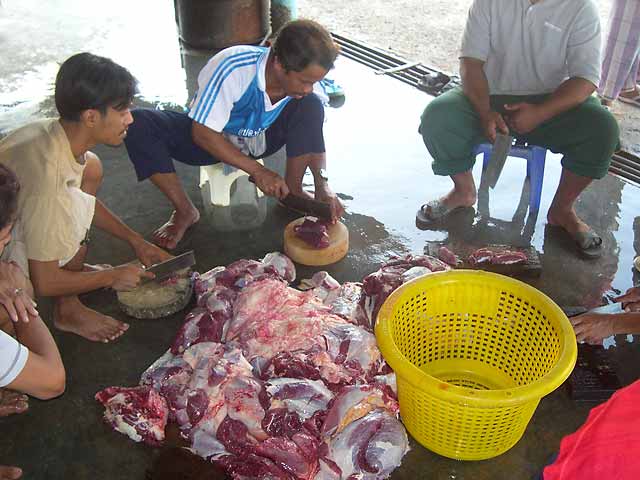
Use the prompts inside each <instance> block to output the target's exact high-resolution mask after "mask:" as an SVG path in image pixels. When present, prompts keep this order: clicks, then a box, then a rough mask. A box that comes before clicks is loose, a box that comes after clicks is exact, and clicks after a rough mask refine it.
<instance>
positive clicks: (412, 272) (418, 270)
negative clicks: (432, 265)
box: [402, 267, 431, 283]
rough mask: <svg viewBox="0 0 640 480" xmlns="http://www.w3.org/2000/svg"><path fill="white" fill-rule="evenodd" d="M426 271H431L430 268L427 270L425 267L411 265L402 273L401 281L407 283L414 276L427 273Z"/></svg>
mask: <svg viewBox="0 0 640 480" xmlns="http://www.w3.org/2000/svg"><path fill="white" fill-rule="evenodd" d="M428 273H431V270H429V269H428V268H427V267H411V268H410V269H409V270H407V271H406V272H404V273H403V274H402V283H407V282H408V281H410V280H413V279H414V278H418V277H421V276H423V275H427V274H428Z"/></svg>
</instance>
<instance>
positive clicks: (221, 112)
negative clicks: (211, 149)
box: [189, 47, 261, 132]
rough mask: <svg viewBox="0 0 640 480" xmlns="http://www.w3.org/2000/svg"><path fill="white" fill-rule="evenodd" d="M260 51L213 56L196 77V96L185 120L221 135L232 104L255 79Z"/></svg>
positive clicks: (238, 50)
mask: <svg viewBox="0 0 640 480" xmlns="http://www.w3.org/2000/svg"><path fill="white" fill-rule="evenodd" d="M260 53H261V52H260V51H256V50H246V49H243V48H242V47H239V48H229V49H226V50H223V51H222V52H220V53H218V54H217V55H216V56H214V57H213V58H212V59H211V60H210V61H209V63H207V65H205V66H204V68H203V69H202V70H201V71H200V74H199V75H198V93H197V94H196V97H195V98H194V101H193V104H192V106H191V109H190V111H189V117H190V118H192V119H193V120H195V121H196V122H198V123H201V124H203V125H205V126H207V127H208V128H210V129H212V130H214V131H216V132H222V130H223V129H224V127H225V125H226V124H227V122H228V121H229V117H230V115H231V110H232V109H233V104H234V103H235V102H236V101H238V100H239V99H240V98H241V97H242V94H243V93H244V92H245V91H246V89H247V87H248V86H249V84H250V83H251V81H252V80H253V78H254V77H255V72H256V69H255V65H256V62H257V60H258V58H259V57H260Z"/></svg>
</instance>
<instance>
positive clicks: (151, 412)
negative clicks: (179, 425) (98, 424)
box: [95, 385, 169, 445]
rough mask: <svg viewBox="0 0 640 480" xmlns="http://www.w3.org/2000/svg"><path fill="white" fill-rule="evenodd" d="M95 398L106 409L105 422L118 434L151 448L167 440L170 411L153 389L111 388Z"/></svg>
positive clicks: (145, 387)
mask: <svg viewBox="0 0 640 480" xmlns="http://www.w3.org/2000/svg"><path fill="white" fill-rule="evenodd" d="M95 398H96V400H98V401H99V402H100V403H102V405H104V406H105V411H104V420H105V422H107V423H108V424H109V425H111V426H112V427H113V429H114V430H116V431H117V432H120V433H123V434H124V435H127V436H128V437H129V438H130V439H131V440H133V441H135V442H141V441H144V442H145V443H148V444H150V445H159V444H160V443H162V441H163V440H164V427H165V426H166V425H167V418H168V416H169V408H168V407H167V402H166V401H165V399H164V398H162V397H161V396H160V394H159V393H158V392H156V391H155V390H154V389H153V388H151V387H150V386H148V385H144V386H141V387H134V388H125V387H109V388H105V389H104V390H102V391H100V392H98V393H96V396H95Z"/></svg>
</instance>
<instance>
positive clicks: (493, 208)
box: [0, 0, 640, 480]
mask: <svg viewBox="0 0 640 480" xmlns="http://www.w3.org/2000/svg"><path fill="white" fill-rule="evenodd" d="M89 3H90V2H83V1H81V0H67V1H50V2H48V3H47V4H46V5H43V4H42V3H41V2H37V1H36V0H21V1H17V0H5V1H4V2H3V7H2V9H0V48H1V49H2V51H3V52H10V53H9V54H7V53H5V55H4V57H5V58H4V60H5V61H3V62H2V64H1V65H0V135H4V134H6V133H7V132H9V131H10V130H12V129H13V128H16V127H18V126H19V125H21V124H23V123H24V122H27V121H30V120H33V119H35V118H38V117H42V116H52V115H54V114H55V111H54V109H53V100H52V93H53V92H52V82H53V78H54V76H55V73H56V71H57V64H58V63H59V62H61V61H63V60H64V59H65V58H67V57H68V56H69V55H71V54H73V53H75V52H78V51H82V50H89V51H92V52H93V53H97V54H102V55H107V56H110V57H111V58H113V59H114V60H116V61H117V62H119V63H121V64H123V65H125V66H126V67H128V68H129V69H130V70H131V71H132V72H133V73H134V74H135V75H136V76H137V77H138V78H139V79H140V83H141V84H140V90H141V95H140V99H139V102H138V103H139V104H140V105H146V106H148V105H155V106H158V107H159V108H181V107H182V106H183V105H185V103H186V102H187V99H188V97H189V90H190V89H191V88H190V87H191V86H192V85H193V82H194V78H195V76H194V75H195V74H197V70H198V68H199V66H200V65H202V63H203V61H204V60H205V59H206V57H203V56H199V55H196V54H193V53H192V54H184V55H181V52H180V49H179V45H178V41H177V36H176V31H175V25H174V23H173V10H172V5H171V2H153V8H150V5H151V2H150V1H149V2H143V1H140V2H131V1H128V2H125V1H124V0H112V1H111V2H109V10H107V11H102V12H101V13H100V16H99V17H97V16H95V15H96V14H95V12H94V11H90V8H91V7H90V5H88V4H89ZM182 65H184V66H185V67H186V69H183V68H182ZM332 75H333V77H334V78H335V79H336V80H337V81H338V82H339V83H340V84H342V85H343V86H344V88H345V90H346V92H347V101H346V103H345V105H344V106H343V107H342V108H340V109H336V110H333V109H331V110H329V111H328V115H327V123H326V126H325V134H326V139H327V147H328V154H329V169H328V175H329V177H330V183H331V184H332V186H333V188H334V190H335V191H336V192H339V193H340V195H341V196H342V198H343V199H344V201H345V204H346V207H347V214H346V215H345V219H344V221H345V223H346V225H347V226H348V228H349V230H350V235H351V248H350V251H349V254H348V255H347V257H346V258H345V259H344V260H343V261H341V262H340V263H338V264H336V265H333V266H331V267H330V268H329V269H328V270H329V271H330V272H331V273H332V274H333V275H334V276H335V277H336V278H337V279H338V280H340V281H346V280H351V281H353V280H359V279H361V278H362V277H363V276H364V275H366V274H367V273H369V272H371V271H373V270H375V269H376V268H377V267H378V265H379V263H380V262H381V261H382V260H384V259H385V258H386V257H387V256H388V255H389V254H390V253H393V252H395V253H407V252H413V253H421V252H422V251H423V248H424V246H425V243H426V241H428V240H445V239H447V238H449V239H450V240H462V241H466V242H470V243H479V244H480V243H483V242H484V243H515V244H527V243H529V242H530V243H531V245H533V246H534V247H536V248H537V249H538V250H539V251H540V252H541V253H542V254H543V255H542V263H543V274H542V276H541V278H540V279H538V280H536V281H535V282H533V284H534V285H535V286H536V287H538V288H540V289H541V290H543V291H544V292H546V293H547V294H548V295H550V296H551V297H552V298H553V299H554V300H556V301H557V302H558V303H559V304H561V305H584V306H595V305H598V304H600V303H601V302H602V298H603V296H605V297H606V296H611V295H613V294H615V292H620V291H624V290H625V289H626V288H628V287H630V286H631V285H632V284H633V281H634V279H633V273H632V270H631V262H632V259H633V257H634V255H635V254H636V253H637V250H638V246H639V245H638V244H637V242H636V238H637V239H638V240H637V241H638V242H640V222H639V221H638V220H637V219H636V218H635V214H636V212H637V211H638V210H639V209H638V202H639V201H640V191H639V190H638V189H637V188H636V187H634V186H631V185H628V184H625V183H624V182H622V181H620V180H619V179H617V178H615V177H612V176H608V177H607V178H605V179H603V180H601V181H598V182H595V183H594V184H593V185H592V186H591V187H589V189H588V190H587V191H586V192H585V193H584V194H583V195H582V196H581V198H580V200H579V204H578V212H579V214H580V215H581V216H582V217H583V218H584V219H585V220H586V221H587V222H588V223H590V224H591V225H593V226H594V228H595V229H596V230H597V231H598V232H601V233H602V234H603V236H604V239H605V242H606V245H607V252H606V254H605V255H604V256H603V258H602V259H600V260H598V261H595V262H588V263H587V262H585V261H582V260H580V259H578V258H577V257H576V256H575V255H574V252H573V250H572V248H571V245H570V244H568V243H567V242H565V241H563V240H562V239H560V238H556V237H555V236H554V235H553V234H552V233H550V232H545V215H544V213H545V212H546V209H547V207H548V205H549V203H550V201H551V198H552V196H553V193H554V191H555V187H556V185H557V182H558V179H559V173H560V166H559V158H558V157H557V156H554V155H549V156H548V157H547V170H546V174H545V183H544V189H543V198H542V205H541V210H540V212H541V213H540V215H539V216H538V217H531V218H528V219H523V220H518V219H516V221H515V222H514V221H512V220H513V216H514V214H515V212H516V203H517V199H518V198H519V196H520V192H521V185H522V183H523V180H524V174H525V168H524V163H522V161H521V160H517V159H513V160H510V161H509V162H508V163H507V165H506V167H505V171H504V173H503V176H502V177H501V179H500V181H499V183H498V186H497V187H496V189H495V190H492V191H491V192H490V199H489V203H488V208H489V210H490V214H487V212H484V216H482V217H480V216H476V217H475V218H473V217H468V216H467V217H463V218H460V217H458V218H454V219H452V221H451V222H449V223H448V224H447V225H445V226H444V228H443V229H442V230H438V231H420V230H418V229H417V228H416V227H415V224H414V215H415V211H416V209H417V208H418V206H419V205H420V204H422V203H424V201H426V200H428V199H430V198H433V197H436V196H438V195H441V194H443V193H445V192H446V191H447V190H448V189H449V187H450V185H449V181H448V180H447V179H442V178H436V177H435V176H434V175H433V174H432V173H431V169H430V159H429V157H428V154H427V152H426V149H425V148H424V146H423V144H422V140H421V138H420V137H419V136H418V134H417V125H418V120H419V115H420V113H421V111H422V109H423V108H424V106H425V105H426V103H427V102H428V101H429V99H430V97H428V96H427V95H425V94H424V93H422V92H419V91H417V90H415V89H413V88H412V87H409V86H406V85H404V84H402V83H400V82H398V81H396V80H393V79H390V78H386V77H381V76H377V75H374V74H373V72H372V71H371V70H369V69H367V68H365V67H362V66H360V65H357V64H354V63H352V62H351V61H348V60H346V59H345V60H340V61H339V62H338V65H337V68H336V70H335V72H333V73H332ZM96 153H98V155H99V156H100V157H101V159H102V161H103V163H104V165H105V174H106V176H105V183H104V186H103V188H102V190H101V191H100V193H99V196H100V197H101V198H102V199H103V201H104V202H105V203H106V204H107V205H108V206H109V207H110V208H112V209H113V210H114V211H115V212H116V213H117V214H119V215H121V217H122V218H123V219H124V220H125V221H126V222H127V223H128V224H129V225H131V226H132V227H133V228H135V229H137V230H139V231H141V232H144V233H145V234H148V233H150V232H151V231H152V230H153V229H154V228H155V227H156V226H157V225H159V224H160V223H162V222H163V221H165V220H166V218H167V217H168V215H169V213H170V209H169V205H168V204H167V203H166V202H165V201H164V200H163V198H162V197H161V195H160V194H159V193H158V192H156V191H155V190H154V189H153V188H152V186H151V185H150V184H149V183H148V182H146V183H142V184H137V183H136V181H135V177H134V174H133V168H132V167H131V165H130V163H129V161H128V159H127V155H126V151H125V150H124V148H115V149H113V148H104V147H102V148H98V149H96ZM178 172H179V174H180V176H181V178H182V179H183V181H184V183H185V185H187V186H188V191H189V194H190V195H191V197H192V198H193V200H194V201H195V202H196V205H197V206H198V207H199V208H201V209H202V210H203V211H204V207H203V202H202V198H201V193H200V191H199V188H198V171H197V170H196V169H194V168H183V167H181V166H179V167H178ZM474 174H475V175H476V180H478V181H479V178H480V165H479V164H478V165H476V168H475V170H474ZM262 202H264V206H265V207H266V212H267V215H266V219H265V221H264V223H263V224H262V225H260V226H258V227H255V228H252V229H249V230H241V231H240V230H236V231H223V230H221V229H220V228H219V226H220V223H221V219H223V218H224V212H220V211H218V212H213V214H214V215H217V216H216V217H212V216H211V215H212V214H211V213H208V214H207V215H204V216H203V220H202V221H201V222H200V224H199V225H198V226H197V227H196V228H194V229H193V230H192V231H191V232H190V234H189V235H188V237H187V238H186V240H185V241H184V242H183V243H182V244H181V245H180V248H179V250H178V252H181V251H184V250H187V249H190V248H193V249H195V251H196V255H197V259H198V264H197V269H198V270H199V271H206V270H208V269H209V268H212V267H213V266H215V265H224V264H227V263H229V262H231V261H233V260H236V259H238V258H242V257H244V258H258V257H261V256H263V255H264V254H265V253H267V252H269V251H273V250H279V249H281V247H282V238H281V237H282V229H283V227H284V225H286V223H287V222H289V221H290V220H291V219H293V216H291V215H290V214H289V213H287V212H285V211H283V210H281V209H279V208H278V207H276V206H275V205H274V202H273V201H272V200H267V199H265V200H262ZM95 238H96V240H95V242H94V244H93V247H92V248H93V249H92V251H91V253H90V260H91V261H94V262H110V263H114V264H115V263H119V262H124V261H128V260H130V259H131V258H132V254H131V252H130V251H129V250H128V249H127V247H126V245H123V244H121V243H120V242H118V241H116V240H112V239H110V238H107V237H105V236H104V235H102V234H100V232H97V233H96V235H95ZM312 273H313V270H312V269H309V268H305V269H300V271H299V276H300V277H301V278H304V277H308V276H310V275H311V274H312ZM85 300H86V301H87V303H88V304H90V305H91V306H92V307H94V308H96V309H98V310H100V311H102V312H105V313H108V314H110V315H113V316H115V317H117V318H120V319H123V320H127V321H129V322H130V323H131V328H130V329H129V331H128V332H127V334H126V335H125V336H124V337H122V339H121V340H119V341H117V342H116V343H114V344H111V345H97V344H93V343H90V342H88V341H85V340H83V339H81V338H79V337H76V336H73V335H69V334H64V333H61V332H57V331H54V335H55V337H56V340H57V342H58V345H59V346H60V350H61V352H62V355H63V358H64V361H65V365H66V367H67V373H68V387H67V392H66V393H65V395H64V397H62V398H61V399H58V400H54V401H50V402H40V401H37V400H31V401H30V410H29V411H28V412H27V413H25V414H23V415H18V416H14V417H9V418H5V419H0V431H1V432H2V435H1V438H2V440H1V441H0V464H14V465H20V466H22V467H23V469H24V470H25V472H26V478H30V479H45V478H46V479H63V478H77V479H85V478H86V479H89V478H93V479H95V478H99V479H102V478H104V479H133V478H144V476H145V472H146V471H147V470H148V469H149V468H150V467H151V466H152V464H153V462H154V460H156V459H158V458H159V457H162V456H163V455H164V453H163V450H159V449H152V448H150V447H147V446H144V445H137V444H134V443H133V442H131V441H129V440H127V439H126V438H125V437H123V436H122V435H119V434H116V433H114V432H112V431H111V430H110V429H109V428H108V427H106V426H105V425H104V424H103V423H102V422H101V415H102V408H101V407H100V406H99V405H98V404H97V403H96V402H95V401H94V400H93V395H94V394H95V392H96V391H98V390H100V389H101V388H103V387H105V386H109V385H134V384H135V383H136V382H137V381H138V378H139V375H140V373H141V372H142V371H143V370H144V369H145V368H146V367H147V366H148V365H149V364H150V363H151V362H152V361H153V360H155V359H156V358H157V357H159V356H160V355H161V354H162V353H163V352H164V350H165V349H166V347H167V346H168V345H169V343H170V342H171V340H172V339H173V336H174V334H175V332H176V329H177V327H178V325H179V324H180V321H181V319H182V317H183V315H184V314H176V315H174V316H173V317H170V318H166V319H162V320H155V321H154V320H145V321H136V320H133V319H128V318H126V317H125V316H124V315H123V314H122V313H120V312H119V311H118V308H117V306H116V304H115V298H114V295H113V293H111V292H106V291H102V292H95V293H93V294H90V295H87V296H86V298H85ZM612 352H613V356H614V358H615V360H616V361H617V362H618V363H619V364H620V368H619V370H618V374H619V376H620V377H621V379H622V382H623V383H624V384H627V383H630V382H631V381H633V380H634V379H635V378H637V377H638V374H639V373H640V372H639V371H638V366H639V365H640V362H639V361H638V359H639V358H640V347H639V346H638V343H637V342H633V343H627V342H624V341H622V342H620V344H619V345H618V346H617V347H616V348H614V349H613V350H612ZM591 406H592V405H589V404H576V403H574V402H573V401H572V400H571V399H570V397H569V396H568V395H567V394H566V392H565V390H564V389H559V390H558V391H556V392H555V393H553V394H551V395H549V396H548V397H547V398H545V399H544V400H543V401H542V402H541V404H540V406H539V407H538V409H537V411H536V414H535V416H534V418H533V420H532V422H531V423H530V425H529V427H528V428H527V431H526V433H525V435H524V437H523V439H522V440H521V441H520V442H519V443H518V444H517V445H516V446H515V447H514V448H513V449H511V450H510V451H509V452H507V453H506V454H504V455H502V456H500V457H498V458H495V459H492V460H487V461H483V462H457V461H453V460H449V459H446V458H443V457H440V456H438V455H436V454H433V453H431V452H429V451H428V450H425V449H424V448H422V447H421V446H419V445H417V444H415V443H414V444H413V445H412V450H411V452H410V453H409V454H408V455H407V456H406V458H405V460H404V462H403V464H402V466H401V467H400V468H399V469H398V470H396V471H395V472H394V474H393V476H392V478H393V479H395V480H400V479H415V478H433V479H465V478H466V479H485V478H486V479H489V478H491V479H512V478H533V477H534V476H535V475H537V473H539V471H540V469H541V468H542V466H543V465H544V464H545V463H546V462H547V461H548V460H549V458H550V457H551V455H552V454H553V453H554V452H555V451H556V450H557V448H558V445H559V442H560V439H561V438H562V437H563V436H564V435H566V434H568V433H570V432H572V431H574V430H575V429H576V428H577V427H578V426H579V425H580V424H581V423H582V422H583V421H584V419H585V418H586V415H587V413H588V410H589V408H590V407H591ZM212 478H213V477H212Z"/></svg>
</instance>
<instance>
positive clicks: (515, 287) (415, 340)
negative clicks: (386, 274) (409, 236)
mask: <svg viewBox="0 0 640 480" xmlns="http://www.w3.org/2000/svg"><path fill="white" fill-rule="evenodd" d="M376 337H377V339H378V344H379V346H380V350H381V351H382V353H383V355H384V357H385V359H386V360H387V362H388V363H389V364H390V365H391V367H392V368H393V369H394V370H395V372H396V375H397V379H398V395H399V400H400V412H401V415H402V420H403V422H404V424H405V426H406V427H407V429H408V430H409V432H410V433H411V434H412V435H413V436H414V437H415V439H416V440H417V441H418V442H420V443H421V444H422V445H424V446H425V447H427V448H429V449H431V450H433V451H434V452H436V453H439V454H441V455H445V456H447V457H451V458H456V459H461V460H480V459H486V458H491V457H493V456H496V455H499V454H501V453H503V452H505V451H506V450H508V449H509V448H511V447H512V446H513V445H514V444H515V443H516V442H517V441H518V440H519V439H520V437H521V436H522V434H523V433H524V430H525V428H526V426H527V424H528V422H529V420H530V419H531V416H532V415H533V412H534V411H535V409H536V406H537V405H538V402H539V401H540V398H542V397H543V396H544V395H546V394H548V393H549V392H551V391H553V390H554V389H555V388H557V387H558V386H559V385H560V384H561V383H562V382H563V381H564V380H565V379H566V378H567V376H568V375H569V373H570V372H571V370H572V368H573V366H574V364H575V360H576V341H575V336H574V334H573V329H572V328H571V325H570V324H569V321H568V320H567V318H566V316H565V315H564V314H563V313H562V311H561V310H560V309H559V308H558V307H557V306H556V305H555V304H554V303H553V302H552V301H551V300H550V299H549V298H548V297H546V296H545V295H544V294H543V293H541V292H539V291H538V290H536V289H534V288H532V287H530V286H529V285H526V284H524V283H522V282H519V281H517V280H514V279H511V278H508V277H504V276H501V275H497V274H493V273H486V272H477V271H464V270H462V271H451V272H441V273H437V274H430V275H427V276H424V277H421V278H418V279H416V280H414V281H412V282H409V283H407V284H405V285H403V286H402V287H400V288H399V289H398V290H396V291H395V292H394V293H393V294H392V295H391V296H389V298H388V299H387V301H386V302H385V304H384V305H383V307H382V309H381V310H380V313H379V315H378V320H377V325H376Z"/></svg>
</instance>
